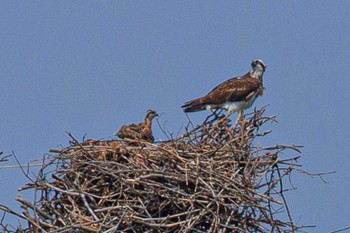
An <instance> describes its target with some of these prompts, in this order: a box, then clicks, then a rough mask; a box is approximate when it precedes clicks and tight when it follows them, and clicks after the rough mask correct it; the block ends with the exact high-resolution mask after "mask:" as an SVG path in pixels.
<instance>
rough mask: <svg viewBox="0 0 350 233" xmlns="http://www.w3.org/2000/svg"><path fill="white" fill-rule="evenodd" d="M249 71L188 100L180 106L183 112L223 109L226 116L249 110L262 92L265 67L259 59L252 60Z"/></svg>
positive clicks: (240, 113)
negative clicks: (203, 94)
mask: <svg viewBox="0 0 350 233" xmlns="http://www.w3.org/2000/svg"><path fill="white" fill-rule="evenodd" d="M251 66H252V68H251V70H250V71H249V72H248V73H246V74H245V75H243V76H239V77H234V78H231V79H228V80H226V81H225V82H223V83H221V84H219V85H218V86H216V87H215V88H214V89H213V90H212V91H211V92H209V93H208V94H206V95H205V96H202V97H199V98H197V99H194V100H190V101H188V102H186V103H185V104H184V105H182V106H181V108H183V110H184V112H197V111H202V110H211V109H225V110H227V111H228V116H229V115H231V114H232V113H234V112H239V117H240V116H241V115H242V114H243V110H244V109H246V108H249V107H250V106H251V105H252V104H253V103H254V101H255V99H256V98H257V97H258V96H260V95H262V94H263V92H264V86H263V82H262V81H263V74H264V72H265V69H266V65H265V64H264V62H263V61H262V60H260V59H254V60H253V61H252V64H251Z"/></svg>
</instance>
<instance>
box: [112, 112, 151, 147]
mask: <svg viewBox="0 0 350 233" xmlns="http://www.w3.org/2000/svg"><path fill="white" fill-rule="evenodd" d="M156 116H158V114H157V112H156V111H154V110H147V112H146V117H145V120H144V121H143V122H141V123H138V124H129V125H123V126H122V127H121V128H120V129H119V131H118V132H116V133H115V135H116V136H118V137H120V138H122V139H124V138H128V139H133V140H144V141H147V142H154V137H153V133H152V120H153V119H154V118H155V117H156Z"/></svg>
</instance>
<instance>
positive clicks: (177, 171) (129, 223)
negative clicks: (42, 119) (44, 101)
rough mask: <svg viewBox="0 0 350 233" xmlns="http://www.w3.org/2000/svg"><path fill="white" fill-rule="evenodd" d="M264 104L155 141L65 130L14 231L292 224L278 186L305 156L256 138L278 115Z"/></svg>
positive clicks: (289, 227)
mask: <svg viewBox="0 0 350 233" xmlns="http://www.w3.org/2000/svg"><path fill="white" fill-rule="evenodd" d="M264 111H265V109H264V108H262V109H260V110H255V111H254V112H253V113H252V114H250V115H248V118H247V119H245V121H243V122H240V123H239V124H237V125H235V126H232V125H230V124H229V122H224V121H222V119H221V118H217V117H216V116H214V115H213V116H212V118H211V119H210V118H208V119H207V120H206V121H205V122H204V123H203V124H201V125H199V126H196V127H191V128H190V127H189V128H187V129H186V132H185V133H184V134H183V135H182V136H180V137H178V138H176V139H172V140H169V141H167V142H162V143H158V144H152V143H147V142H143V141H133V140H86V141H84V142H79V141H78V140H76V139H75V138H74V137H73V136H72V135H71V134H69V136H70V138H71V141H70V145H69V146H67V147H65V148H63V149H51V150H50V152H51V155H49V156H45V158H44V163H43V166H42V168H41V170H40V171H39V173H38V175H37V177H36V180H34V181H33V182H30V183H29V184H27V185H26V186H25V187H22V189H21V190H33V191H34V192H35V193H36V196H37V198H36V199H35V200H34V202H29V201H26V200H24V199H21V198H19V199H17V200H18V201H19V202H20V203H21V206H22V209H23V213H21V214H19V216H21V218H25V219H27V221H28V223H29V225H28V227H27V228H21V227H19V228H18V229H17V232H57V233H58V232H72V231H73V230H75V231H76V232H295V231H297V230H298V229H299V228H298V227H297V226H296V225H294V222H293V220H292V218H291V214H290V213H289V209H288V206H287V203H286V199H285V197H284V192H285V191H284V189H283V186H282V184H283V182H284V180H285V177H286V176H289V175H290V174H291V172H293V171H294V170H295V168H296V167H299V166H300V165H299V164H297V161H296V160H297V159H298V158H299V155H293V156H291V157H289V158H280V153H281V152H282V151H284V150H290V151H291V152H292V153H298V152H300V148H299V146H296V145H280V144H279V145H275V146H269V147H261V146H259V144H258V143H257V140H258V138H259V137H260V138H262V137H264V136H266V135H267V134H269V133H270V131H269V130H268V131H265V132H260V131H261V130H260V129H261V126H262V125H263V124H265V123H267V122H273V121H275V117H267V116H264ZM189 125H191V124H189ZM164 132H165V131H164ZM168 138H171V137H168ZM298 169H300V168H298ZM3 209H4V208H3ZM5 211H6V208H5ZM281 213H282V214H281ZM283 213H284V214H283Z"/></svg>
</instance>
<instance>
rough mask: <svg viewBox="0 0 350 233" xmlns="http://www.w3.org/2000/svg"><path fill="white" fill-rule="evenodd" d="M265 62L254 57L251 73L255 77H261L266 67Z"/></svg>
mask: <svg viewBox="0 0 350 233" xmlns="http://www.w3.org/2000/svg"><path fill="white" fill-rule="evenodd" d="M266 67H267V66H266V65H265V63H264V62H263V61H262V60H260V59H254V60H253V61H252V69H251V71H250V74H251V75H252V76H253V77H255V78H261V77H262V75H263V73H264V72H265V69H266Z"/></svg>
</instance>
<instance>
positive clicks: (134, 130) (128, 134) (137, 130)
mask: <svg viewBox="0 0 350 233" xmlns="http://www.w3.org/2000/svg"><path fill="white" fill-rule="evenodd" d="M116 135H117V136H118V137H120V138H129V139H141V138H142V128H141V127H140V125H139V124H130V125H123V126H122V127H121V128H120V130H119V131H118V132H117V133H116Z"/></svg>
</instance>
